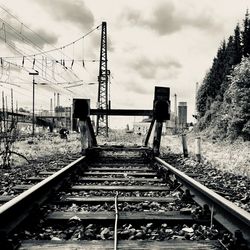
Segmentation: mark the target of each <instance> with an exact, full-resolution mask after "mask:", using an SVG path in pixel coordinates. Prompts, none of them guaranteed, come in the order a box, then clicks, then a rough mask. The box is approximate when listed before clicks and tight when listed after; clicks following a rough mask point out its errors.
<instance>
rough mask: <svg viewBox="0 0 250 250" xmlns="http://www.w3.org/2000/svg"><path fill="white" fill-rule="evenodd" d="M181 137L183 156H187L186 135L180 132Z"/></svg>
mask: <svg viewBox="0 0 250 250" xmlns="http://www.w3.org/2000/svg"><path fill="white" fill-rule="evenodd" d="M181 139H182V148H183V156H184V157H188V148H187V137H186V135H185V134H182V135H181Z"/></svg>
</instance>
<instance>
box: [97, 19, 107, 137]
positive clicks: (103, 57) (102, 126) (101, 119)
mask: <svg viewBox="0 0 250 250" xmlns="http://www.w3.org/2000/svg"><path fill="white" fill-rule="evenodd" d="M107 61H108V60H107V24H106V22H102V34H101V50H100V66H99V76H98V83H99V86H98V99H97V108H98V109H102V110H107V109H108V108H109V101H108V77H109V70H108V69H107ZM96 134H97V135H103V136H106V137H107V136H108V115H97V121H96Z"/></svg>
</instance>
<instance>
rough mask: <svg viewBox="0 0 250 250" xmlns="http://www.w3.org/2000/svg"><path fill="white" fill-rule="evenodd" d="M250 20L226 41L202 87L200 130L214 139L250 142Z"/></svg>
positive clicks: (239, 26)
mask: <svg viewBox="0 0 250 250" xmlns="http://www.w3.org/2000/svg"><path fill="white" fill-rule="evenodd" d="M249 55H250V18H249V13H248V10H247V11H246V14H245V18H244V20H243V24H242V25H240V24H239V23H238V24H237V25H236V27H235V29H234V34H233V35H231V36H229V38H228V39H227V41H226V40H224V41H223V42H222V43H221V45H220V47H219V48H218V51H217V55H216V57H215V58H214V59H213V62H212V67H211V68H210V69H209V71H208V72H207V73H206V75H205V77H204V79H203V82H202V84H201V86H200V87H199V90H198V93H197V97H196V106H197V111H198V128H199V129H200V130H205V129H207V128H209V130H210V131H211V132H212V133H213V135H214V136H215V137H218V136H219V137H230V138H232V139H235V138H237V137H239V136H242V137H243V138H244V139H247V140H249V139H250V72H249V71H250V58H249Z"/></svg>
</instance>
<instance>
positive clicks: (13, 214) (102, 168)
mask: <svg viewBox="0 0 250 250" xmlns="http://www.w3.org/2000/svg"><path fill="white" fill-rule="evenodd" d="M192 177H194V176H193V175H192V173H182V172H180V171H179V170H177V169H175V168H174V167H172V166H171V165H169V164H167V163H166V162H165V161H163V160H162V159H160V158H158V157H152V151H151V150H150V149H149V148H145V147H138V148H123V147H98V148H93V149H91V150H90V151H89V152H88V154H87V157H84V156H83V157H80V158H78V159H75V160H74V161H73V162H72V163H70V164H69V165H67V166H65V167H63V168H60V165H58V168H54V169H50V171H43V172H40V173H39V174H38V175H37V176H34V177H31V178H28V179H27V184H25V183H24V184H22V185H17V186H15V187H14V188H15V189H16V192H20V194H19V195H18V196H16V197H15V198H14V199H11V200H9V201H8V199H9V198H7V197H6V201H7V202H6V203H5V204H3V205H2V206H1V207H0V240H1V246H3V249H15V248H16V249H22V250H24V249H30V250H31V249H32V250H35V249H223V248H224V249H226V248H225V247H227V248H228V249H247V247H249V245H250V233H249V228H250V214H249V213H247V212H245V211H244V210H242V209H240V208H238V207H236V206H235V205H234V204H233V203H231V202H229V201H227V200H225V199H224V198H222V197H221V196H219V195H218V194H216V193H214V192H213V191H211V190H209V189H207V188H206V187H204V186H203V185H201V184H200V183H198V182H197V181H195V180H194V179H193V178H192ZM2 199H3V198H2ZM230 234H232V235H233V236H232V237H231V236H230ZM223 235H224V236H223Z"/></svg>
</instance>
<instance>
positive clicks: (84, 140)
mask: <svg viewBox="0 0 250 250" xmlns="http://www.w3.org/2000/svg"><path fill="white" fill-rule="evenodd" d="M79 127H80V134H81V146H82V152H81V153H82V154H83V155H85V153H86V149H87V148H88V131H87V121H86V120H80V121H79Z"/></svg>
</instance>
